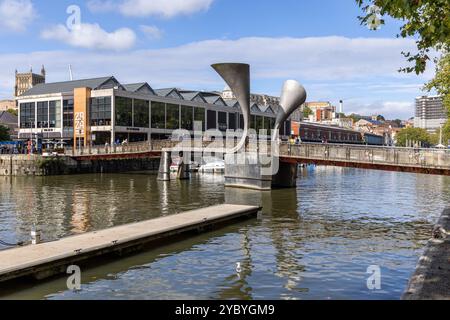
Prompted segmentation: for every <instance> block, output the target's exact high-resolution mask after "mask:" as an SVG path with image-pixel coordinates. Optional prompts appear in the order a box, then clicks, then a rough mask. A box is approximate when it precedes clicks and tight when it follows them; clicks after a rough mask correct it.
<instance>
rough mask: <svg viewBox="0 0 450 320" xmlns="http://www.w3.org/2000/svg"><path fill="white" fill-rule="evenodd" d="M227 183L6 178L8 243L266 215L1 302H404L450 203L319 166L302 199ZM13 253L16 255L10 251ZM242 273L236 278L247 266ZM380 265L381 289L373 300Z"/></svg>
mask: <svg viewBox="0 0 450 320" xmlns="http://www.w3.org/2000/svg"><path fill="white" fill-rule="evenodd" d="M223 183H224V179H223V177H222V176H218V175H195V176H193V178H192V179H191V180H189V181H171V182H158V181H157V180H156V175H155V174H154V173H150V172H135V173H126V174H103V175H79V176H57V177H39V178H9V177H0V239H1V240H3V241H6V242H12V243H14V242H18V241H22V240H27V239H28V238H29V233H30V230H31V228H32V227H33V225H36V226H37V227H38V228H39V229H41V230H42V235H43V239H44V240H53V239H58V238H61V237H64V236H68V235H72V234H78V233H82V232H86V231H93V230H99V229H104V228H108V227H111V226H115V225H122V224H125V223H130V222H135V221H142V220H147V219H152V218H155V217H159V216H162V215H170V214H173V213H177V212H181V211H186V210H189V209H195V208H199V207H206V206H209V205H215V204H219V203H224V202H227V203H239V204H252V205H261V206H262V207H263V212H262V214H261V215H260V216H259V218H258V219H257V220H253V221H252V220H250V221H246V222H242V223H239V224H236V225H233V226H229V227H226V228H224V229H220V230H218V231H214V232H209V233H206V234H201V235H198V236H196V237H193V238H189V239H186V240H183V241H180V242H176V243H169V244H167V245H164V246H161V247H158V248H156V249H154V250H149V251H146V252H143V253H140V254H136V255H132V256H127V257H124V258H123V259H120V260H116V261H113V262H112V261H105V262H104V263H102V264H98V265H97V266H96V267H92V268H89V269H86V270H82V290H81V291H77V292H73V291H69V290H68V289H67V287H66V279H65V278H58V279H53V280H50V281H46V282H42V283H39V284H37V285H30V284H24V285H15V286H14V287H11V286H5V285H0V298H1V299H399V298H400V296H401V294H402V292H403V290H404V289H405V286H406V284H407V281H408V279H409V277H410V275H411V273H412V272H413V271H414V267H415V265H416V262H417V259H418V257H419V256H420V254H421V253H422V250H423V247H424V245H425V244H426V241H427V240H428V239H429V238H430V232H431V228H432V225H433V224H434V223H435V221H436V220H437V218H438V216H439V215H440V213H441V212H442V210H443V209H444V208H445V207H446V206H447V205H448V204H449V203H450V202H449V200H450V177H443V176H432V175H416V174H407V173H398V172H384V171H373V170H358V169H348V168H333V167H308V168H306V169H303V170H302V171H301V172H300V179H298V184H297V188H296V189H284V190H273V191H270V192H258V191H250V190H241V189H225V188H224V185H223ZM1 249H6V247H0V250H1ZM237 263H239V264H240V266H241V272H240V273H237V272H236V264H237ZM369 266H379V268H380V269H381V289H380V290H369V289H368V287H367V279H368V277H369V276H370V275H371V274H368V273H367V269H368V267H369Z"/></svg>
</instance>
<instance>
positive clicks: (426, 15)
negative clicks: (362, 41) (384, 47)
mask: <svg viewBox="0 0 450 320" xmlns="http://www.w3.org/2000/svg"><path fill="white" fill-rule="evenodd" d="M356 2H357V3H358V5H359V6H360V7H362V8H363V10H364V11H365V12H366V15H365V16H363V17H359V19H360V21H361V24H363V25H368V26H371V25H373V22H374V16H376V15H377V14H380V15H382V16H384V15H388V16H391V17H392V18H394V19H399V20H402V21H403V22H404V24H403V25H402V26H401V27H400V33H399V34H398V35H397V37H402V38H407V37H415V38H416V45H417V52H416V53H415V54H412V53H411V52H402V54H403V55H404V56H405V58H406V59H407V61H408V62H412V63H413V65H412V66H409V67H406V68H401V69H400V70H399V71H402V72H407V73H411V72H415V73H416V74H421V73H423V72H424V71H425V69H426V67H427V64H428V62H429V61H430V60H431V57H430V55H431V54H430V51H432V50H435V51H437V52H438V53H440V54H441V55H440V57H439V58H434V62H435V63H436V74H435V77H434V78H433V79H432V80H431V81H430V82H429V83H427V84H426V85H425V89H426V90H428V91H431V90H433V89H434V90H436V92H437V93H438V94H439V95H441V96H442V98H443V103H444V106H445V107H446V109H447V111H448V113H449V116H450V55H449V53H450V18H449V17H450V1H448V0H356ZM377 10H378V12H377ZM376 18H377V19H378V17H376ZM376 22H377V23H380V24H384V23H385V21H384V20H383V19H380V20H377V21H376ZM374 26H375V27H376V26H377V24H375V25H374ZM443 133H444V135H445V136H446V137H448V136H450V120H449V121H448V122H447V124H446V125H445V127H444V130H443Z"/></svg>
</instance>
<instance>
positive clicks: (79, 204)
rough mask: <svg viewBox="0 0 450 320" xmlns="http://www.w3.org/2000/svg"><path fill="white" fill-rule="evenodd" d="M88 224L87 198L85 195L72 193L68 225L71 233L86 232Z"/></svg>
mask: <svg viewBox="0 0 450 320" xmlns="http://www.w3.org/2000/svg"><path fill="white" fill-rule="evenodd" d="M88 224H89V198H88V197H87V196H86V194H83V193H81V192H77V191H76V190H74V191H72V216H71V220H70V225H71V226H72V230H71V231H72V232H73V233H83V232H86V231H87V228H88Z"/></svg>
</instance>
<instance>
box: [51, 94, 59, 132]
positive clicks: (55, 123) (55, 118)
mask: <svg viewBox="0 0 450 320" xmlns="http://www.w3.org/2000/svg"><path fill="white" fill-rule="evenodd" d="M49 126H50V128H61V101H59V100H58V101H50V102H49Z"/></svg>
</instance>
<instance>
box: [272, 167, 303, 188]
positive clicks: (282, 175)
mask: <svg viewBox="0 0 450 320" xmlns="http://www.w3.org/2000/svg"><path fill="white" fill-rule="evenodd" d="M297 176H298V165H297V164H296V163H286V162H280V167H279V169H278V173H277V174H275V175H274V176H273V177H272V188H295V187H297Z"/></svg>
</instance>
